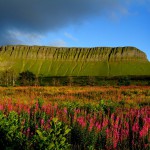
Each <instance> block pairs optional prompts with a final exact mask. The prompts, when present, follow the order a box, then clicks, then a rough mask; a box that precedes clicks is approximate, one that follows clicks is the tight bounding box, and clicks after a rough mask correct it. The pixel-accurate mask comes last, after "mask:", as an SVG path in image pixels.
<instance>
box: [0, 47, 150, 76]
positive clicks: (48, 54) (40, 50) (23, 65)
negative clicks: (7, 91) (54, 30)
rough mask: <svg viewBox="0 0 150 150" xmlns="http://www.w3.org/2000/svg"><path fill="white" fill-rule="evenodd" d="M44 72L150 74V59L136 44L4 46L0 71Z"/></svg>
mask: <svg viewBox="0 0 150 150" xmlns="http://www.w3.org/2000/svg"><path fill="white" fill-rule="evenodd" d="M7 69H12V70H14V71H15V72H17V73H20V72H23V71H26V70H29V71H31V72H33V73H35V74H36V75H43V76H121V75H150V62H149V61H148V59H147V56H146V54H145V53H144V52H142V51H140V50H139V49H137V48H135V47H94V48H77V47H71V48H67V47H47V46H24V45H15V46H1V47H0V71H4V70H7Z"/></svg>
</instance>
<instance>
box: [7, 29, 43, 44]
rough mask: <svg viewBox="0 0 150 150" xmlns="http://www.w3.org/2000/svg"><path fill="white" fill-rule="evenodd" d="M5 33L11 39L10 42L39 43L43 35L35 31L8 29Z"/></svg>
mask: <svg viewBox="0 0 150 150" xmlns="http://www.w3.org/2000/svg"><path fill="white" fill-rule="evenodd" d="M7 34H8V35H9V37H10V40H11V39H12V41H11V43H16V41H18V42H19V44H32V45H41V44H42V40H43V39H44V38H45V36H43V35H40V34H37V33H26V32H22V31H19V30H14V29H13V30H8V31H7Z"/></svg>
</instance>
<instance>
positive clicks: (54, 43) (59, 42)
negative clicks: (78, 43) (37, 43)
mask: <svg viewBox="0 0 150 150" xmlns="http://www.w3.org/2000/svg"><path fill="white" fill-rule="evenodd" d="M49 45H50V46H56V47H66V46H67V43H66V42H65V41H64V40H63V39H56V40H54V41H51V42H50V43H49Z"/></svg>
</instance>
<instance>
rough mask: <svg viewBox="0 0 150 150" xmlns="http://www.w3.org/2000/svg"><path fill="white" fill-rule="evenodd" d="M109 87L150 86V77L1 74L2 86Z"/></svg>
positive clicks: (25, 72) (8, 71)
mask: <svg viewBox="0 0 150 150" xmlns="http://www.w3.org/2000/svg"><path fill="white" fill-rule="evenodd" d="M88 85H89V86H107V85H108V86H109V85H111V86H112V85H118V86H121V85H125V86H128V85H150V76H115V77H99V76H49V77H44V76H43V75H39V76H36V75H35V74H34V73H32V72H30V71H24V72H21V73H19V75H18V74H17V73H15V71H14V70H11V69H9V70H6V71H3V72H0V86H88Z"/></svg>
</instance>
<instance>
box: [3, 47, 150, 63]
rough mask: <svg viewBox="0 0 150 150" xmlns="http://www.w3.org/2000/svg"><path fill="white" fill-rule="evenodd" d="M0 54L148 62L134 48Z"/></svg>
mask: <svg viewBox="0 0 150 150" xmlns="http://www.w3.org/2000/svg"><path fill="white" fill-rule="evenodd" d="M0 53H1V54H4V55H7V56H8V57H9V58H11V59H15V58H22V59H54V60H65V61H67V60H68V61H70V60H72V61H77V60H82V61H128V60H138V61H139V60H141V61H148V60H147V58H146V55H145V54H144V53H143V52H142V51H140V50H138V49H137V48H135V47H115V48H111V47H95V48H58V47H40V46H3V47H0Z"/></svg>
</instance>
